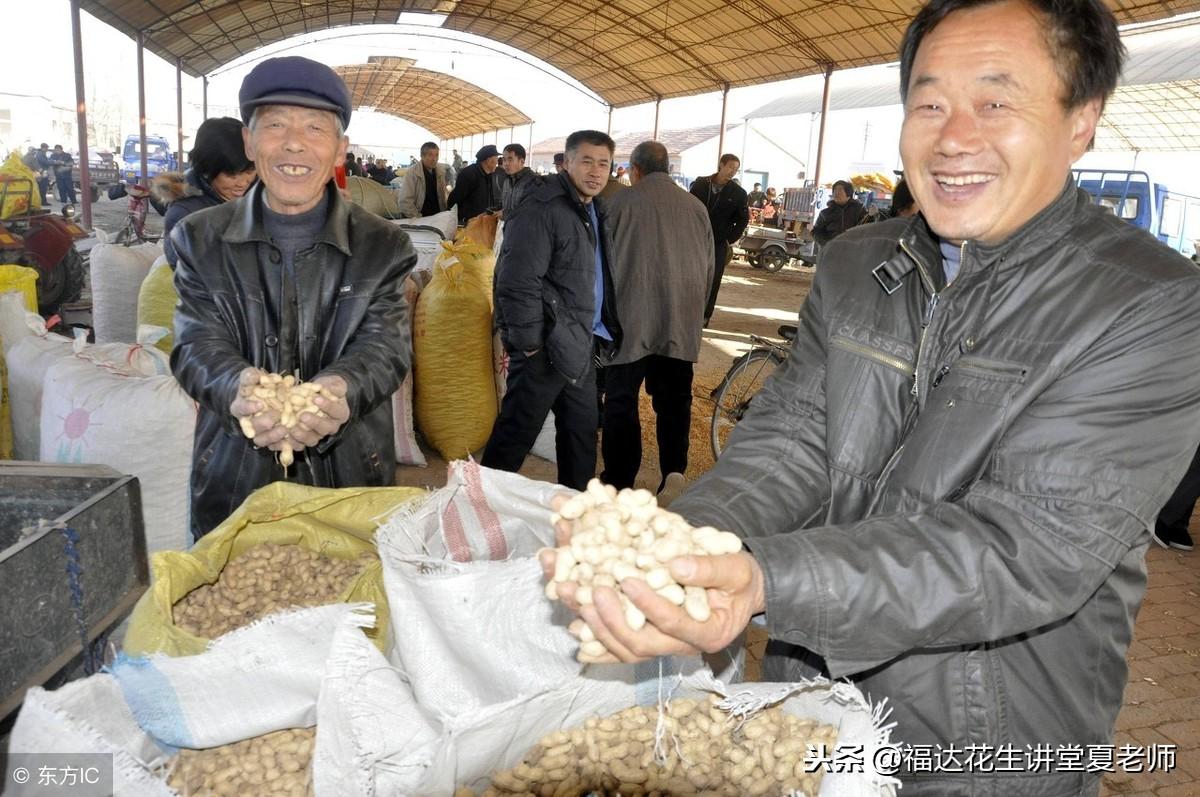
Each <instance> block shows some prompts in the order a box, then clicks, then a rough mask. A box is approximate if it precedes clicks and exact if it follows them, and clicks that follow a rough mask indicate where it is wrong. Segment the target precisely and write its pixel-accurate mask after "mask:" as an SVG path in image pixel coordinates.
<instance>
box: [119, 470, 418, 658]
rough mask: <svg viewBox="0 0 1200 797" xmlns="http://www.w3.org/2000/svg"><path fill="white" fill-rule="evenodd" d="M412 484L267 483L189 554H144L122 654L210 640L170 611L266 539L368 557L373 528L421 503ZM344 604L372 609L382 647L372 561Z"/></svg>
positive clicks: (385, 633)
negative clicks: (146, 580) (144, 584)
mask: <svg viewBox="0 0 1200 797" xmlns="http://www.w3.org/2000/svg"><path fill="white" fill-rule="evenodd" d="M426 495H427V493H426V492H425V491H424V490H422V489H420V488H416V487H346V488H342V489H336V490H334V489H329V488H323V487H307V486H304V485H301V484H292V483H290V482H274V483H272V484H268V485H267V486H266V487H263V488H262V489H260V490H256V491H255V492H254V493H252V494H251V495H250V497H249V498H247V499H246V500H245V501H244V502H243V503H242V505H241V506H240V507H238V509H237V511H235V512H234V513H233V514H232V515H230V516H229V519H228V520H226V521H225V522H224V523H222V524H221V525H220V526H218V527H217V528H215V529H213V530H212V531H211V532H209V533H208V534H206V535H205V536H204V537H203V538H202V539H201V540H200V542H198V543H196V544H195V545H194V546H192V549H191V550H190V551H159V552H158V553H155V554H152V555H151V557H150V577H151V583H150V589H149V590H148V591H147V592H146V593H145V594H144V595H142V597H141V599H140V600H139V601H138V602H137V605H136V606H134V608H133V615H132V616H131V617H130V618H129V629H128V630H127V631H126V632H125V642H124V650H125V652H126V653H128V654H129V655H131V656H144V655H147V654H150V653H165V654H167V655H168V656H192V655H195V654H197V653H202V652H204V650H205V648H206V647H207V646H208V642H209V640H207V639H202V638H201V637H198V636H195V635H194V634H190V633H188V632H186V631H184V630H183V629H181V628H179V627H178V626H177V625H175V622H174V620H173V619H172V614H171V607H172V606H174V605H175V604H176V603H177V602H178V601H179V600H180V599H181V598H183V596H184V595H187V594H188V593H189V592H191V591H192V590H194V589H196V588H197V587H199V586H201V585H203V584H212V583H214V582H215V581H216V580H217V579H218V578H219V577H220V575H221V571H222V570H223V569H224V568H225V565H226V564H228V563H229V561H230V560H232V559H236V558H237V557H238V556H240V555H241V554H242V553H243V552H245V551H246V549H247V548H251V547H253V546H255V545H259V544H261V543H265V542H271V543H275V544H277V545H301V546H303V547H305V548H307V549H308V550H310V551H317V552H319V553H321V554H322V555H324V556H330V557H335V558H338V559H356V558H358V555H359V554H361V553H363V552H369V553H372V554H374V553H375V543H374V536H375V529H376V528H377V527H378V524H379V523H380V522H382V521H383V520H384V519H386V518H387V517H389V516H390V515H391V514H392V512H393V511H394V510H395V509H397V508H399V507H401V506H404V505H405V504H408V503H410V502H414V501H420V500H423V499H424V497H425V496H426ZM341 599H342V600H343V601H345V602H348V603H353V602H360V601H361V602H370V603H374V604H375V618H376V620H375V628H374V629H373V630H370V631H368V632H367V636H369V637H371V638H372V640H374V642H375V644H376V646H377V647H379V648H380V649H381V650H385V651H386V650H387V647H388V644H387V643H388V638H389V636H390V630H389V629H390V627H391V626H390V625H389V617H388V608H387V596H386V595H385V594H384V590H383V566H382V564H381V563H380V562H379V559H378V557H376V559H375V561H373V562H372V563H371V564H370V565H368V566H367V569H366V570H365V571H364V572H363V573H362V575H360V576H359V577H358V578H357V579H356V580H355V581H354V582H353V583H352V584H351V585H350V587H349V588H348V589H347V590H346V592H345V593H344V594H343V595H342V596H341Z"/></svg>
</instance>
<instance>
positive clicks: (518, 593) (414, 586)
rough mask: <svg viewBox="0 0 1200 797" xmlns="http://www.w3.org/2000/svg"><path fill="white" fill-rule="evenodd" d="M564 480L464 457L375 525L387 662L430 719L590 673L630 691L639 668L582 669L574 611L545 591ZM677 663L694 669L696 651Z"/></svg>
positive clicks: (456, 714) (553, 686)
mask: <svg viewBox="0 0 1200 797" xmlns="http://www.w3.org/2000/svg"><path fill="white" fill-rule="evenodd" d="M563 491H564V488H563V487H561V486H559V485H556V484H548V483H546V482H536V481H533V480H531V479H526V478H525V477H523V476H520V475H518V474H514V473H505V472H503V471H495V470H490V469H488V468H483V467H480V466H479V465H477V464H475V463H474V462H455V463H452V464H451V466H450V473H449V479H448V481H447V485H446V487H444V488H443V489H441V490H438V491H437V492H435V493H434V494H433V495H432V496H430V498H429V500H428V501H426V502H425V503H424V504H422V505H420V506H419V507H416V508H412V509H406V510H402V511H401V512H400V513H398V514H397V515H396V516H394V517H392V518H391V519H389V520H388V521H387V522H386V523H385V524H384V525H383V526H382V527H381V528H380V530H379V531H378V532H377V533H376V537H375V542H376V546H377V548H378V549H379V555H380V558H381V560H382V561H383V583H384V589H385V590H386V592H387V596H388V605H389V608H390V610H391V612H392V616H393V618H394V619H393V621H392V634H393V638H394V640H395V650H394V654H393V656H392V660H393V661H394V662H395V663H396V664H397V665H398V666H399V667H400V669H401V670H402V671H403V672H404V674H405V675H406V676H407V678H408V680H409V683H410V684H411V685H412V688H413V694H414V695H415V696H416V698H417V702H418V703H419V704H420V705H421V707H422V708H423V709H425V710H426V711H428V712H429V713H430V715H431V716H433V717H435V718H436V719H438V720H439V721H448V720H450V719H452V718H455V717H463V716H472V715H474V714H475V713H476V712H479V711H481V710H483V709H485V708H487V707H488V706H493V705H498V704H503V703H507V702H509V701H511V700H517V699H519V698H526V697H530V696H533V695H539V694H542V693H545V692H548V691H552V690H554V689H557V688H559V687H561V686H563V685H565V684H572V683H573V684H575V685H576V686H580V685H581V684H582V683H583V682H584V681H585V680H586V679H588V678H591V677H596V678H599V679H601V680H603V681H605V682H606V683H607V684H609V685H610V686H611V687H612V688H614V689H618V690H631V689H633V688H634V684H635V683H636V682H637V679H638V678H639V677H645V676H646V673H644V672H643V673H640V674H639V672H638V671H637V669H636V668H634V667H632V666H617V667H614V666H610V667H606V668H603V669H602V670H600V671H597V672H596V674H595V675H589V674H588V673H589V672H591V670H590V669H589V668H585V667H584V666H583V665H581V664H579V663H578V662H577V661H576V660H575V654H576V651H577V649H578V645H579V643H578V640H576V639H575V638H574V637H573V636H571V635H570V633H568V632H567V625H568V623H569V622H570V621H571V620H572V619H573V616H572V615H571V613H570V611H569V610H567V609H566V608H565V607H564V606H563V605H562V604H561V603H558V602H557V601H550V600H548V599H547V598H546V596H545V593H544V587H545V585H544V580H543V575H542V569H541V566H540V565H539V564H538V561H537V558H536V553H537V551H538V550H540V549H541V548H543V547H545V546H548V545H553V539H554V531H553V528H552V526H551V524H550V514H551V513H550V510H549V508H548V506H549V503H550V498H551V496H552V495H554V494H555V493H558V492H563ZM681 662H684V663H682V664H681V665H680V666H684V667H690V668H693V669H694V668H696V667H699V666H701V662H700V660H699V659H698V658H696V659H687V660H681Z"/></svg>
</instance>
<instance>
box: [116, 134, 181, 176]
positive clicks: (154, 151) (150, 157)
mask: <svg viewBox="0 0 1200 797" xmlns="http://www.w3.org/2000/svg"><path fill="white" fill-rule="evenodd" d="M139 143H140V138H139V137H138V135H137V134H136V133H135V134H134V135H131V136H127V137H126V138H125V147H124V148H123V149H122V150H121V161H122V163H123V164H124V165H123V167H122V169H121V182H123V183H125V184H126V185H134V184H136V183H142V184H143V185H149V184H150V180H152V179H154V177H155V176H156V175H158V174H161V173H163V172H173V171H176V170H177V169H178V168H179V165H178V161H177V160H176V157H175V153H173V152H171V144H170V142H169V141H167V140H166V139H165V138H163V137H162V136H146V171H147V172H148V173H147V174H142V151H141V148H140V146H139Z"/></svg>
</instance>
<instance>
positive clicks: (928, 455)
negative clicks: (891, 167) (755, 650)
mask: <svg viewBox="0 0 1200 797" xmlns="http://www.w3.org/2000/svg"><path fill="white" fill-rule="evenodd" d="M877 266H881V267H880V268H876V267H877ZM876 275H878V279H877V276H876ZM944 282H945V281H944V278H943V274H942V267H941V255H940V252H939V249H938V242H937V239H936V238H935V237H934V236H933V235H932V234H931V233H930V231H929V230H928V228H927V227H926V225H925V222H924V220H923V219H922V218H921V217H917V218H916V219H915V220H911V221H910V220H908V219H896V220H893V221H888V222H884V223H880V224H873V225H868V226H865V227H859V228H855V229H854V230H851V231H849V232H847V233H846V234H845V235H843V236H840V237H839V238H837V239H836V240H835V241H834V242H832V243H831V244H830V245H829V246H828V248H827V249H826V250H825V251H824V252H823V253H822V257H821V261H820V264H819V265H818V267H817V274H816V279H815V282H814V285H813V290H812V293H811V295H810V296H809V298H808V300H807V302H806V303H805V305H804V308H803V310H802V312H801V317H800V328H799V329H800V331H799V335H798V337H797V339H796V342H795V344H794V346H793V348H792V353H791V356H790V358H789V359H788V360H787V362H786V363H785V364H784V365H783V366H781V368H780V369H779V370H778V371H777V372H776V374H775V376H774V378H773V379H772V380H771V381H770V382H768V384H767V385H766V386H765V387H764V388H763V390H762V391H761V393H760V394H759V395H758V397H756V399H755V403H754V405H753V407H752V408H751V410H750V412H749V414H748V415H747V417H746V418H745V419H744V420H743V421H742V422H741V423H739V424H738V426H737V427H736V429H735V430H734V433H733V435H732V438H731V441H730V443H729V447H728V449H727V450H726V451H723V452H722V454H721V458H720V460H719V461H718V462H717V465H716V467H715V468H714V469H713V470H712V471H711V472H709V473H708V474H707V475H705V476H704V477H702V478H701V479H700V480H698V481H697V482H696V483H695V484H694V485H693V486H692V488H691V489H690V490H689V491H688V492H687V493H686V494H685V495H684V496H682V497H681V498H680V499H678V501H677V502H676V503H674V504H672V506H671V509H672V510H673V511H677V512H679V513H681V514H683V515H684V516H685V517H687V518H689V519H690V520H691V521H692V522H693V523H695V524H697V525H700V524H705V525H714V526H718V527H722V528H726V529H730V530H732V531H735V532H737V533H739V534H740V535H742V536H743V537H744V538H745V540H746V544H747V547H748V548H749V549H750V550H751V551H752V552H753V553H754V555H755V557H756V559H757V560H758V562H759V564H760V565H761V566H762V569H763V572H764V574H765V579H766V599H767V611H766V622H767V627H768V630H769V633H770V637H771V642H770V645H769V647H768V657H767V661H766V662H765V663H764V675H765V676H766V677H768V678H769V679H770V680H777V681H783V680H793V679H795V678H798V677H800V676H806V675H811V674H813V673H814V672H818V671H822V670H823V671H825V672H827V673H828V674H829V675H831V676H833V677H835V678H841V677H850V678H852V679H853V680H854V681H856V682H857V683H858V685H859V686H860V687H861V688H862V690H863V691H864V692H865V693H867V694H868V695H869V696H870V697H872V698H873V699H875V700H879V699H881V698H888V699H889V706H890V707H891V708H892V709H893V713H892V716H891V718H892V719H893V720H894V721H895V722H896V723H897V725H896V728H895V730H894V732H893V738H894V739H898V740H900V741H902V742H904V743H909V744H916V745H941V746H942V749H943V750H945V749H946V748H947V746H948V745H951V744H953V745H956V746H957V747H958V748H959V750H960V754H959V756H958V759H959V760H960V761H961V760H963V759H965V757H966V756H965V755H963V754H962V753H961V750H962V749H963V748H964V747H966V746H967V745H971V744H975V745H982V746H987V747H989V748H990V749H992V750H993V751H995V752H997V753H999V752H1001V751H1002V750H1003V749H1004V746H1006V745H1007V746H1012V747H1013V748H1015V749H1016V750H1017V751H1018V752H1019V754H1020V755H1025V754H1026V750H1027V748H1026V746H1027V745H1039V744H1046V745H1051V746H1053V747H1055V748H1058V747H1059V746H1062V745H1082V746H1084V749H1085V750H1086V746H1087V745H1105V744H1109V743H1111V741H1112V728H1113V722H1114V720H1115V718H1116V716H1117V712H1118V710H1119V708H1120V706H1121V697H1122V692H1123V690H1124V687H1125V681H1126V675H1127V672H1126V663H1125V653H1126V649H1127V647H1128V645H1129V642H1130V637H1131V634H1132V630H1133V622H1134V617H1135V615H1136V613H1137V610H1138V606H1139V605H1140V603H1141V600H1142V596H1143V593H1144V591H1145V586H1146V569H1145V564H1144V557H1145V553H1146V548H1147V545H1148V544H1149V541H1150V537H1149V534H1148V531H1147V529H1148V528H1149V527H1151V526H1152V524H1153V523H1154V519H1155V516H1156V515H1157V513H1158V511H1159V509H1160V508H1161V507H1162V505H1163V503H1164V502H1165V501H1166V499H1167V497H1168V495H1169V494H1170V492H1171V490H1172V488H1173V487H1174V486H1175V484H1176V483H1177V482H1178V481H1179V478H1180V476H1181V475H1182V473H1183V471H1184V470H1185V469H1186V467H1187V465H1188V462H1189V459H1190V457H1191V454H1192V453H1193V452H1194V451H1195V449H1196V445H1197V441H1198V440H1200V312H1198V311H1197V309H1198V308H1200V271H1198V270H1197V269H1196V267H1195V266H1194V265H1192V264H1191V263H1189V262H1188V261H1186V260H1185V259H1184V258H1182V257H1180V256H1179V255H1178V254H1177V253H1175V252H1172V251H1171V250H1169V249H1168V248H1167V247H1165V246H1162V245H1161V244H1159V243H1158V242H1157V241H1155V240H1154V239H1153V238H1152V237H1151V236H1149V235H1147V234H1146V233H1144V232H1142V231H1140V230H1138V229H1135V228H1134V227H1133V226H1131V225H1129V224H1128V223H1127V222H1124V221H1122V220H1120V219H1117V218H1115V217H1114V216H1113V215H1112V214H1111V213H1109V212H1107V211H1105V210H1104V209H1102V208H1099V207H1096V206H1094V205H1092V204H1091V203H1090V197H1088V196H1087V194H1086V193H1084V192H1082V191H1078V190H1076V189H1075V188H1074V186H1073V185H1071V184H1069V183H1068V185H1067V186H1066V187H1065V188H1064V190H1063V193H1062V194H1061V195H1060V196H1059V197H1058V199H1057V200H1055V201H1054V202H1053V203H1052V204H1051V205H1050V206H1048V207H1047V208H1045V209H1044V210H1043V211H1042V212H1040V213H1039V214H1038V215H1037V216H1035V217H1034V218H1033V219H1032V220H1031V221H1029V222H1028V223H1027V224H1026V225H1025V226H1024V227H1023V228H1022V229H1020V230H1019V231H1017V232H1016V233H1015V234H1013V235H1012V236H1011V237H1010V238H1009V239H1008V240H1006V241H1004V242H1003V243H1001V244H999V245H996V246H981V245H978V244H976V243H966V244H965V245H964V246H963V247H962V266H961V270H960V272H959V274H958V276H957V278H956V279H955V281H954V282H953V283H952V284H951V285H949V286H946V285H945V284H944ZM885 286H886V289H885ZM889 291H890V292H889ZM935 754H936V752H935ZM1020 760H1021V761H1024V760H1025V759H1020ZM992 763H993V771H985V770H986V769H987V767H986V765H985V766H981V767H976V771H974V772H962V773H952V772H934V773H927V774H920V775H906V776H904V780H905V788H904V791H903V793H904V794H905V795H909V794H917V795H947V796H948V795H955V797H961V795H997V797H1000V796H1003V797H1022V796H1027V797H1056V796H1058V795H1076V794H1094V793H1095V792H1096V790H1097V789H1098V784H1099V777H1100V774H1101V773H1099V772H1092V773H1084V772H1082V771H1070V770H1069V769H1067V768H1065V767H1057V768H1055V769H1053V770H1048V768H1047V767H1044V766H1043V767H1042V768H1041V769H1040V771H1032V772H1031V771H1023V770H1025V769H1026V768H1027V767H1025V766H1024V765H1022V766H1021V767H1020V770H1022V771H996V769H997V768H996V767H995V766H994V765H995V762H994V761H993V762H992Z"/></svg>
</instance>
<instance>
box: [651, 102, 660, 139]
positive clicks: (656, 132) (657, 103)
mask: <svg viewBox="0 0 1200 797" xmlns="http://www.w3.org/2000/svg"><path fill="white" fill-rule="evenodd" d="M661 107H662V97H659V98H658V99H656V100H655V101H654V135H652V136H651V138H652V139H654V140H655V141H658V112H659V110H660V109H661Z"/></svg>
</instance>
